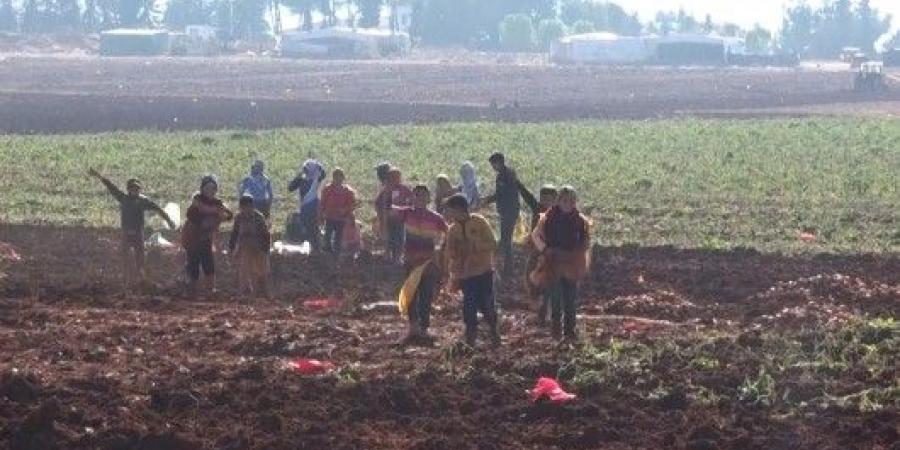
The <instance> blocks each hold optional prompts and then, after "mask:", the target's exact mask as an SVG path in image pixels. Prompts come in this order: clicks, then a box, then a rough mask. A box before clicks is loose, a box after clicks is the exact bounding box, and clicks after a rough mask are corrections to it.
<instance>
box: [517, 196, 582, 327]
mask: <svg viewBox="0 0 900 450" xmlns="http://www.w3.org/2000/svg"><path fill="white" fill-rule="evenodd" d="M577 200H578V198H577V195H576V192H575V189H574V188H572V187H571V186H565V187H563V188H562V189H560V190H559V199H558V201H557V204H556V206H553V207H552V208H550V210H549V211H547V212H546V213H545V214H543V215H542V216H541V218H540V220H539V221H538V224H537V227H535V229H534V232H533V233H532V239H533V240H534V245H535V246H536V247H537V249H538V251H540V252H541V258H540V261H539V262H538V265H537V268H536V269H535V270H534V271H533V272H532V274H531V277H532V281H533V282H534V284H535V285H538V286H541V287H542V288H544V289H550V290H551V291H553V296H552V297H551V298H552V303H551V319H552V324H551V327H552V333H553V337H555V338H559V337H560V331H562V334H563V335H564V336H565V338H566V339H569V340H574V339H575V337H576V335H575V314H576V308H577V305H578V285H579V283H580V282H581V280H582V278H583V277H584V275H585V274H586V273H587V270H588V266H589V265H590V249H591V230H590V222H589V221H588V219H587V217H585V216H584V215H582V214H581V212H579V211H578V205H577ZM560 322H561V323H560ZM560 325H562V330H560Z"/></svg>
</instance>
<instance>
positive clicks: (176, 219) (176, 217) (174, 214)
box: [163, 202, 181, 230]
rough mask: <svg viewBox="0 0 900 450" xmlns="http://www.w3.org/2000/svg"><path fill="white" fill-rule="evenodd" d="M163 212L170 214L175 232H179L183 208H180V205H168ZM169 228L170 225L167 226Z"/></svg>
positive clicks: (170, 203)
mask: <svg viewBox="0 0 900 450" xmlns="http://www.w3.org/2000/svg"><path fill="white" fill-rule="evenodd" d="M163 211H165V212H166V214H168V216H169V218H170V219H172V222H173V224H174V225H175V228H173V229H174V230H177V229H178V227H180V226H181V207H180V206H178V203H172V202H169V203H166V206H165V207H164V208H163ZM166 226H167V227H168V224H166Z"/></svg>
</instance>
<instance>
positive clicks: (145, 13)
mask: <svg viewBox="0 0 900 450" xmlns="http://www.w3.org/2000/svg"><path fill="white" fill-rule="evenodd" d="M116 11H117V12H118V24H119V25H121V26H123V27H147V26H150V25H152V24H153V15H154V14H156V13H157V11H156V9H155V2H154V0H119V1H118V8H117V9H116Z"/></svg>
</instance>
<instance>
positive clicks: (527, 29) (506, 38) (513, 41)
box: [499, 13, 534, 52]
mask: <svg viewBox="0 0 900 450" xmlns="http://www.w3.org/2000/svg"><path fill="white" fill-rule="evenodd" d="M499 28H500V45H501V46H502V47H503V48H504V49H505V50H510V51H517V52H524V51H529V50H531V49H532V48H534V25H532V23H531V16H529V15H527V14H522V13H518V14H510V15H508V16H506V17H505V18H504V19H503V21H502V22H500V27H499Z"/></svg>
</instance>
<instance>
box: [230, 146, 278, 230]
mask: <svg viewBox="0 0 900 450" xmlns="http://www.w3.org/2000/svg"><path fill="white" fill-rule="evenodd" d="M265 167H266V166H265V164H264V163H263V162H262V161H261V160H256V161H254V162H253V165H252V166H250V175H247V177H245V178H244V179H243V180H242V181H241V184H240V186H238V198H242V197H244V195H249V196H250V197H251V198H253V205H254V207H255V208H256V210H257V211H259V212H261V213H262V214H263V215H264V216H266V219H268V218H269V215H270V214H271V211H272V202H273V201H274V200H275V194H274V193H273V192H272V181H271V180H269V177H267V176H266V174H265Z"/></svg>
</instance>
